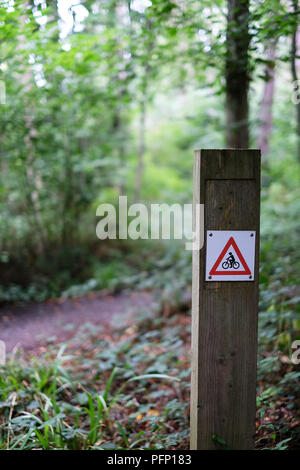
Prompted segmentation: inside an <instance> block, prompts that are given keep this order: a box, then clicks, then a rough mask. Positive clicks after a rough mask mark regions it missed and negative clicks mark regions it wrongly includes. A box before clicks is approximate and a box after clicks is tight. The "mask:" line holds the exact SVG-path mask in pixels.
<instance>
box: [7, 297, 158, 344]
mask: <svg viewBox="0 0 300 470" xmlns="http://www.w3.org/2000/svg"><path fill="white" fill-rule="evenodd" d="M150 304H151V296H150V294H148V293H146V292H138V293H135V292H133V293H128V294H125V293H120V294H117V295H114V296H111V295H103V294H101V293H95V292H91V293H90V294H88V295H87V296H84V297H78V298H75V299H49V300H48V301H46V302H40V303H26V304H23V305H9V306H6V307H3V308H2V309H1V310H0V339H1V340H2V341H4V342H5V344H6V351H7V353H10V352H11V351H12V350H13V349H22V350H24V351H28V352H29V351H30V352H33V351H34V352H38V350H39V349H40V351H41V352H44V351H45V347H46V346H47V344H49V343H52V344H53V343H56V342H62V341H66V340H68V339H70V338H71V337H73V336H75V335H76V334H77V331H78V328H80V326H82V325H84V324H87V323H90V324H92V325H101V326H103V327H106V328H108V329H109V328H110V327H112V326H113V323H114V322H115V324H117V326H118V327H119V326H122V325H125V324H126V323H128V322H130V319H132V318H133V316H134V315H135V313H137V312H138V311H140V310H141V308H146V307H149V305H150Z"/></svg>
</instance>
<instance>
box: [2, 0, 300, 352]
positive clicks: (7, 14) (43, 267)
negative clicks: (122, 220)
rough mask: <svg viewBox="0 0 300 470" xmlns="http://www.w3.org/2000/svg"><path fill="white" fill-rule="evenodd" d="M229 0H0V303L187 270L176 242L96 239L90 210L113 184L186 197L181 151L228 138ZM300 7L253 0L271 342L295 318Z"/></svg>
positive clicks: (254, 97)
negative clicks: (295, 49) (295, 71)
mask: <svg viewBox="0 0 300 470" xmlns="http://www.w3.org/2000/svg"><path fill="white" fill-rule="evenodd" d="M226 8H227V5H226V2H224V1H222V0H218V1H217V2H211V1H209V0H201V2H198V1H194V0H187V1H185V2H181V1H174V2H172V1H170V0H159V1H157V0H152V1H151V2H150V1H148V0H133V1H125V0H124V1H123V0H101V1H100V0H93V1H92V0H81V1H79V2H72V1H71V0H68V1H58V2H56V1H55V0H27V1H20V0H15V1H14V2H12V1H2V2H1V8H0V22H1V28H0V40H1V58H0V62H1V63H0V80H2V83H4V84H5V87H6V98H5V100H2V101H3V102H2V104H1V108H0V111H1V113H0V126H1V133H0V152H1V159H0V165H1V173H0V181H1V186H0V201H1V208H0V301H1V302H2V303H5V302H16V301H29V300H43V299H46V298H49V297H57V296H61V295H62V296H66V297H67V296H73V295H81V294H84V293H86V292H88V291H89V290H91V289H97V290H99V289H110V290H115V289H119V288H122V287H125V286H126V287H128V286H135V287H136V288H137V287H141V288H150V289H158V290H159V291H160V293H161V295H162V296H163V297H167V298H169V299H176V301H177V300H179V301H180V298H181V297H182V296H183V293H184V292H185V291H186V290H187V289H189V286H190V283H191V268H190V265H191V255H190V253H189V252H186V251H185V250H184V247H183V244H181V243H178V242H176V243H175V242H173V241H170V242H167V243H166V242H159V241H143V242H142V241H134V242H133V241H118V240H112V241H99V240H98V239H97V238H96V235H95V226H96V222H97V220H96V216H95V214H96V208H97V206H98V205H99V204H100V203H104V202H110V203H112V204H117V202H118V197H119V195H127V196H128V199H129V203H131V202H137V201H144V202H147V203H150V202H159V203H162V202H167V203H176V202H179V203H191V202H192V167H193V164H192V159H193V150H194V149H195V148H209V147H215V148H219V147H224V146H225V145H226V141H225V127H226V122H225V113H224V92H225V86H226V83H225V78H224V63H225V62H226V55H228V52H226ZM297 21H298V12H297V9H296V10H295V11H294V10H293V4H292V3H291V4H289V2H283V1H278V0H268V1H264V2H261V1H256V2H252V3H251V2H250V17H249V32H250V44H249V64H250V73H251V81H250V90H249V103H250V117H249V127H250V136H251V138H250V147H253V148H255V147H257V146H262V144H261V140H259V139H260V137H261V136H263V138H264V139H265V140H264V141H263V145H264V147H263V148H262V149H263V172H262V213H261V225H262V236H261V273H260V275H261V297H262V309H263V310H265V311H266V312H268V315H267V317H266V318H265V320H263V321H265V327H266V328H267V327H268V325H269V324H270V323H271V324H272V325H273V326H272V327H274V324H276V328H275V329H276V331H277V333H278V334H279V338H280V339H279V340H278V341H279V342H280V345H281V346H282V347H283V348H284V347H287V345H289V344H290V340H291V338H292V337H295V336H297V335H298V334H299V328H300V325H299V307H298V306H297V305H298V302H297V299H298V298H299V295H300V292H299V267H300V255H299V235H300V222H299V220H300V219H299V215H300V214H299V213H300V201H299V181H300V176H299V175H300V168H299V165H300V160H299V155H298V141H299V136H297V120H296V110H295V103H294V101H295V99H293V98H294V97H295V90H294V86H293V76H292V74H291V71H290V70H291V63H292V62H293V60H296V59H297V57H296V59H295V57H292V56H291V44H292V40H293V37H294V36H295V34H296V33H297ZM234 27H236V28H237V30H236V31H237V34H238V33H239V29H238V25H233V26H232V29H233V28H234ZM293 35H294V36H293ZM296 35H297V34H296ZM270 48H273V52H274V49H275V52H276V54H275V55H274V54H273V56H272V55H270ZM237 63H238V62H237ZM270 71H271V72H272V73H271V72H270ZM270 84H272V86H273V93H271V95H267V96H269V105H270V103H271V105H272V113H271V117H270V116H269V115H268V114H267V118H266V119H267V120H268V122H267V124H269V131H268V132H266V130H265V127H264V125H266V122H265V121H264V120H263V118H264V117H265V116H266V114H265V112H264V109H263V106H264V99H265V97H266V93H267V88H268V87H269V86H270ZM266 140H267V142H266ZM272 318H273V320H272ZM270 319H271V320H270ZM272 331H273V330H272ZM274 334H275V331H274ZM280 335H281V336H280Z"/></svg>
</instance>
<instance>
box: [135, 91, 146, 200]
mask: <svg viewBox="0 0 300 470" xmlns="http://www.w3.org/2000/svg"><path fill="white" fill-rule="evenodd" d="M146 101H147V98H146V96H143V98H142V102H141V111H140V131H139V150H138V165H137V170H136V175H135V193H134V199H135V201H139V199H140V194H141V186H142V177H143V169H144V154H145V149H146V145H145V134H146Z"/></svg>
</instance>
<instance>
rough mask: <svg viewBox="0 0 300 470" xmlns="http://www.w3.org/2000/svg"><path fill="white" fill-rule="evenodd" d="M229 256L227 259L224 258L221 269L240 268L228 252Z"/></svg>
mask: <svg viewBox="0 0 300 470" xmlns="http://www.w3.org/2000/svg"><path fill="white" fill-rule="evenodd" d="M228 254H229V256H228V258H226V260H225V261H223V263H222V268H223V269H229V268H233V269H239V267H240V263H239V262H238V261H236V259H235V257H234V255H233V254H232V252H231V251H229V253H228Z"/></svg>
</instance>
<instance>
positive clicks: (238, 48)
mask: <svg viewBox="0 0 300 470" xmlns="http://www.w3.org/2000/svg"><path fill="white" fill-rule="evenodd" d="M227 5H228V17H227V35H226V45H227V55H226V63H225V79H226V144H227V147H231V148H248V147H249V124H248V113H249V104H248V88H249V57H248V49H249V42H250V37H249V31H248V27H249V26H248V24H249V0H227Z"/></svg>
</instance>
